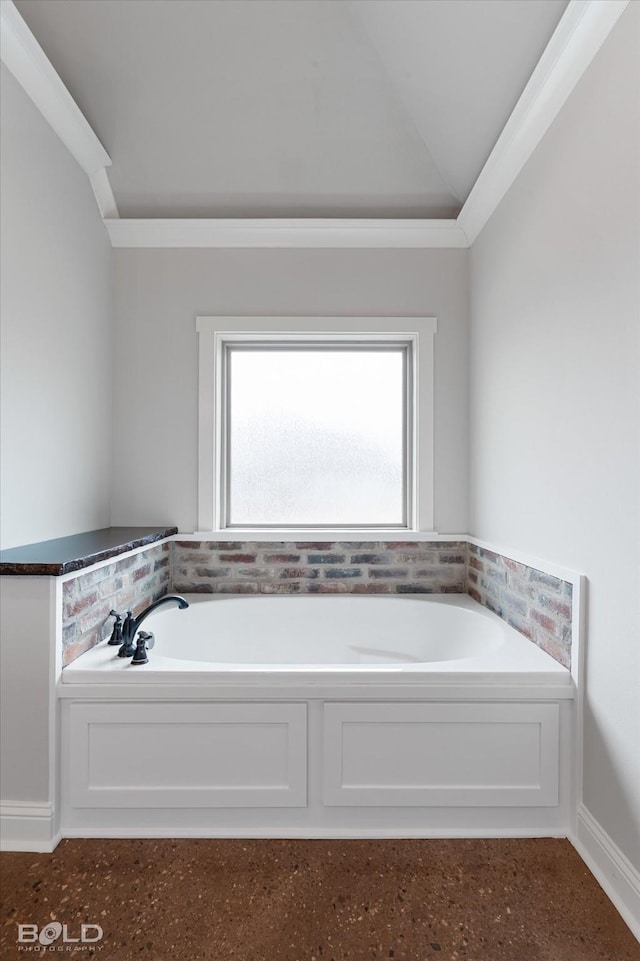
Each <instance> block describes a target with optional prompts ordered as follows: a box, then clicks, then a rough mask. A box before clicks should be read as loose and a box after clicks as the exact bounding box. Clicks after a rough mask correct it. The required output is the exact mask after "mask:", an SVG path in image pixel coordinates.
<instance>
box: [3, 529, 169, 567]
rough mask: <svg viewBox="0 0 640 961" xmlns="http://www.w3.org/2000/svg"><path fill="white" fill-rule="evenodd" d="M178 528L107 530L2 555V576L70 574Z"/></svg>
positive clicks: (15, 550)
mask: <svg viewBox="0 0 640 961" xmlns="http://www.w3.org/2000/svg"><path fill="white" fill-rule="evenodd" d="M177 533H178V528H177V527H104V528H103V529H102V530H99V531H86V532H85V533H84V534H74V535H73V536H72V537H58V538H56V539H55V540H52V541H40V542H39V543H38V544H26V545H25V546H24V547H11V548H9V549H8V550H6V551H0V574H27V575H49V576H52V575H53V576H54V577H55V576H58V575H60V574H70V573H72V572H73V571H80V570H82V568H83V567H90V566H91V565H92V564H97V563H98V561H104V560H107V558H109V557H116V556H117V555H118V554H124V553H126V551H132V550H133V549H134V548H136V547H144V546H145V544H153V543H155V542H156V541H161V540H164V539H165V537H170V536H171V535H172V534H177Z"/></svg>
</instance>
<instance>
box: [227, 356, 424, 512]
mask: <svg viewBox="0 0 640 961" xmlns="http://www.w3.org/2000/svg"><path fill="white" fill-rule="evenodd" d="M404 354H405V351H404V349H403V348H401V347H394V348H384V349H373V348H372V349H366V348H365V347H363V348H358V349H327V348H322V349H317V348H309V347H307V348H300V349H298V348H277V347H276V348H273V347H271V348H268V349H262V350H261V349H259V348H256V349H253V348H234V347H229V348H228V367H227V376H228V388H227V402H228V410H227V430H228V435H227V457H228V462H227V479H228V491H227V505H228V524H229V525H236V526H243V527H252V526H259V525H277V526H310V525H330V526H331V525H333V526H337V525H347V526H351V525H353V526H356V525H358V526H363V525H369V526H375V525H378V524H380V525H397V526H401V525H404V524H406V517H405V496H404V492H405V476H406V468H405V442H404V437H405V404H406V388H405V372H404V371H405V364H404Z"/></svg>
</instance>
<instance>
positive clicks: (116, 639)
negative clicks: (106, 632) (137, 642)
mask: <svg viewBox="0 0 640 961" xmlns="http://www.w3.org/2000/svg"><path fill="white" fill-rule="evenodd" d="M109 616H110V617H115V619H116V620H115V623H114V625H113V630H112V632H111V637H110V638H109V640H108V642H107V643H108V644H111V645H113V646H115V645H116V644H117V645H118V647H119V646H120V645H121V644H122V614H118V612H117V611H109Z"/></svg>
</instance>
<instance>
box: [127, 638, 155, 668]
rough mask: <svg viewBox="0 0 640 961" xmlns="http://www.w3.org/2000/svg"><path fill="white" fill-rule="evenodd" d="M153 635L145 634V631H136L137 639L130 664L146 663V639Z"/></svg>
mask: <svg viewBox="0 0 640 961" xmlns="http://www.w3.org/2000/svg"><path fill="white" fill-rule="evenodd" d="M151 637H153V634H147V632H146V631H139V632H138V639H137V641H136V652H135V654H134V655H133V659H132V661H131V663H132V664H136V665H137V664H148V663H149V658H148V657H147V641H148V640H149V638H151Z"/></svg>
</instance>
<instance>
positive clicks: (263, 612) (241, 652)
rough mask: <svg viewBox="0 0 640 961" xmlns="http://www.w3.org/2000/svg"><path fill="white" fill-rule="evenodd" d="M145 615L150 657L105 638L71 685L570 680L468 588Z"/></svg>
mask: <svg viewBox="0 0 640 961" xmlns="http://www.w3.org/2000/svg"><path fill="white" fill-rule="evenodd" d="M186 597H187V600H188V601H189V604H190V606H189V608H188V609H187V610H179V609H178V608H175V607H166V608H160V609H159V610H158V612H157V613H155V614H153V615H152V616H151V617H149V618H148V619H147V620H146V621H145V624H144V628H145V630H147V631H151V632H152V633H153V635H154V638H155V642H154V646H153V649H152V650H151V651H150V652H149V663H148V664H145V665H140V666H138V665H133V664H132V663H131V661H130V659H128V658H119V657H118V656H117V651H118V649H117V647H111V646H109V645H108V644H107V643H106V641H105V642H102V643H101V644H99V645H98V646H97V647H95V648H93V649H92V650H91V651H89V652H87V653H86V654H84V655H82V656H81V657H79V658H78V659H77V660H75V661H74V662H72V663H71V664H70V665H69V666H68V667H66V668H65V669H64V671H63V675H62V679H63V682H64V683H65V684H74V683H83V682H89V683H113V682H114V681H116V682H117V683H123V684H130V683H140V682H144V679H145V678H147V679H148V680H149V681H151V680H152V679H157V678H159V677H161V678H162V679H163V680H165V681H166V680H167V679H168V678H169V677H170V676H171V675H175V676H177V677H179V678H180V679H181V680H182V681H185V680H186V679H187V678H186V677H185V675H193V676H196V677H199V678H203V677H205V678H207V677H208V678H211V677H216V678H219V679H222V678H223V677H225V678H229V677H233V676H236V677H237V676H247V675H256V676H266V675H269V676H273V675H281V674H282V675H288V676H297V678H298V679H299V680H301V679H303V678H304V676H309V677H312V676H313V677H315V678H316V679H317V678H318V676H321V675H349V674H351V675H353V676H354V677H357V678H358V679H359V680H363V675H367V674H372V675H377V676H380V675H384V674H388V675H389V676H391V677H395V678H397V676H398V675H400V674H407V675H411V676H412V679H413V680H416V676H420V675H422V676H423V677H433V676H434V675H438V674H439V675H443V674H456V675H460V674H462V673H469V674H473V675H476V676H477V675H479V674H482V675H485V677H487V676H489V677H490V676H491V675H496V677H500V678H502V679H504V678H505V676H506V675H509V674H510V675H513V676H514V677H515V678H517V679H518V680H523V679H525V678H528V680H529V681H531V682H534V683H540V682H544V681H545V680H549V679H551V680H553V681H555V682H560V683H562V682H563V681H564V682H566V683H568V681H569V675H568V672H567V671H566V670H565V669H564V668H562V667H561V666H560V665H559V664H558V663H557V662H556V661H554V660H553V659H552V658H551V657H549V655H548V654H546V653H545V652H544V651H542V650H540V649H539V648H538V647H536V646H535V645H534V644H532V643H531V642H530V641H529V640H528V639H527V638H525V637H523V635H521V634H519V633H518V632H517V631H515V630H514V629H513V628H511V627H510V626H509V625H508V624H506V623H505V622H504V621H502V620H501V619H500V618H498V617H497V616H496V615H495V614H493V613H491V612H490V611H488V610H487V609H486V608H483V607H481V606H480V605H479V604H477V603H476V602H475V601H474V600H472V599H471V598H470V597H468V595H466V594H461V595H423V596H420V597H406V596H392V597H389V596H384V595H383V596H380V595H378V596H360V595H323V596H313V595H304V596H300V595H288V596H280V595H278V596H273V595H266V596H264V595H259V596H246V595H206V596H203V595H199V594H196V595H186Z"/></svg>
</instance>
